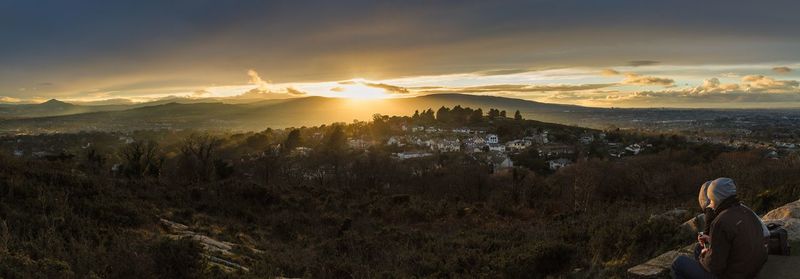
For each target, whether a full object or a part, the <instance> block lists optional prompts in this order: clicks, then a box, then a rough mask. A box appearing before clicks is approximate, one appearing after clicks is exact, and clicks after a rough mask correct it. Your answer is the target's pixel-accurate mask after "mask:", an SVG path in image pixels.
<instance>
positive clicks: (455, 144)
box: [431, 139, 461, 152]
mask: <svg viewBox="0 0 800 279" xmlns="http://www.w3.org/2000/svg"><path fill="white" fill-rule="evenodd" d="M431 149H432V150H439V151H442V152H455V151H461V142H459V141H458V139H452V140H451V139H442V140H439V141H437V142H436V143H435V144H434V145H432V146H431Z"/></svg>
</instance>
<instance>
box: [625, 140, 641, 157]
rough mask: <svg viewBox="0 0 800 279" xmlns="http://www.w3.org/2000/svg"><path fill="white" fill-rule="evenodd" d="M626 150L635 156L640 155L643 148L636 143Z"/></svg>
mask: <svg viewBox="0 0 800 279" xmlns="http://www.w3.org/2000/svg"><path fill="white" fill-rule="evenodd" d="M625 150H627V151H630V152H631V153H633V155H638V154H639V152H642V146H641V145H639V144H638V143H634V144H631V145H628V147H625Z"/></svg>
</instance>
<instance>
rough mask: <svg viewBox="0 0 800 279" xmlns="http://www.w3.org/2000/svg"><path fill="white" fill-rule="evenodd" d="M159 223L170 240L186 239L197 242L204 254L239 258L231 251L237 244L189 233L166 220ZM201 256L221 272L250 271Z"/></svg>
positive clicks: (183, 227)
mask: <svg viewBox="0 0 800 279" xmlns="http://www.w3.org/2000/svg"><path fill="white" fill-rule="evenodd" d="M160 221H161V224H162V225H163V226H164V227H165V228H166V229H167V231H169V234H167V235H166V236H167V237H169V238H171V239H181V238H186V237H188V238H191V239H192V240H194V241H197V243H199V244H200V246H202V247H203V249H204V250H205V251H206V253H218V254H222V255H224V256H226V257H230V258H236V257H237V256H239V255H237V254H236V253H234V252H232V251H231V250H232V249H233V248H234V247H236V246H237V244H235V243H230V242H226V241H219V240H216V239H214V238H211V237H209V236H206V235H202V234H199V233H196V232H194V231H190V230H189V226H186V225H184V224H180V223H176V222H173V221H170V220H167V219H160ZM252 250H254V251H259V252H263V251H260V250H257V249H252ZM203 256H205V257H206V258H208V259H209V262H210V263H211V264H213V265H216V266H219V267H220V268H222V270H224V271H226V272H232V271H235V270H236V269H239V270H243V271H249V270H250V269H248V268H247V267H244V266H242V265H239V264H237V263H234V262H232V261H230V260H227V259H223V258H219V257H215V256H212V255H209V254H205V253H204V254H203Z"/></svg>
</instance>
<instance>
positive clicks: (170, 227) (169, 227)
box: [159, 218, 189, 232]
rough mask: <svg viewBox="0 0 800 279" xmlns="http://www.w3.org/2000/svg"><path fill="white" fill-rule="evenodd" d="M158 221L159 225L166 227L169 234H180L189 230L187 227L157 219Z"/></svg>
mask: <svg viewBox="0 0 800 279" xmlns="http://www.w3.org/2000/svg"><path fill="white" fill-rule="evenodd" d="M159 221H161V225H163V226H164V227H166V228H167V230H169V231H170V232H182V231H187V230H189V226H187V225H184V224H181V223H176V222H172V221H170V220H167V219H163V218H161V219H159Z"/></svg>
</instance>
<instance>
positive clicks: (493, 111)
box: [488, 108, 500, 120]
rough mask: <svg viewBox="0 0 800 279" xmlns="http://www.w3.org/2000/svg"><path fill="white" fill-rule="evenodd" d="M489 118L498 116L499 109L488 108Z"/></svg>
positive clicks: (492, 118)
mask: <svg viewBox="0 0 800 279" xmlns="http://www.w3.org/2000/svg"><path fill="white" fill-rule="evenodd" d="M488 116H489V120H494V119H495V118H497V117H498V116H500V111H499V110H497V109H493V108H492V109H489V115H488Z"/></svg>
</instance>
